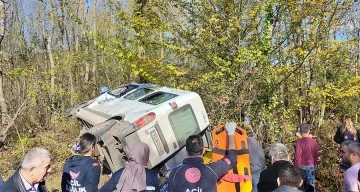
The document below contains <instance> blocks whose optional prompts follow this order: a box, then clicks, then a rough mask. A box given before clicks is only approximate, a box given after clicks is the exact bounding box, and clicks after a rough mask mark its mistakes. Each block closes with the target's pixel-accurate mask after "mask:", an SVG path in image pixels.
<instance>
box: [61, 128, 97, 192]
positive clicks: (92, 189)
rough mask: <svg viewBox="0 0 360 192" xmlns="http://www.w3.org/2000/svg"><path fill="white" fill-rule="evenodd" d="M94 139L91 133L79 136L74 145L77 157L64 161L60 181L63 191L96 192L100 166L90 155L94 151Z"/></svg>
mask: <svg viewBox="0 0 360 192" xmlns="http://www.w3.org/2000/svg"><path fill="white" fill-rule="evenodd" d="M95 144H96V137H95V136H94V135H93V134H91V133H84V134H83V135H81V136H80V142H79V143H77V144H76V145H75V152H76V153H77V155H74V156H72V157H71V158H70V159H68V160H66V162H65V165H64V168H63V175H62V181H61V189H62V191H63V192H65V191H84V192H85V191H86V192H97V191H98V184H99V180H100V164H99V162H97V161H96V160H94V159H93V158H91V155H92V154H93V152H94V150H95Z"/></svg>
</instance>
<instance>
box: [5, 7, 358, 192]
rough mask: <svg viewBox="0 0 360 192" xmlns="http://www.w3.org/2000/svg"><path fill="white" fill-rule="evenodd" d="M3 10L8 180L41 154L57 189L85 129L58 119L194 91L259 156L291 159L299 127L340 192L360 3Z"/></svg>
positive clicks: (327, 185)
mask: <svg viewBox="0 0 360 192" xmlns="http://www.w3.org/2000/svg"><path fill="white" fill-rule="evenodd" d="M0 9H1V10H0V110H1V116H0V117H1V122H0V123H1V124H0V143H1V146H2V147H1V156H2V160H0V162H1V163H0V170H1V173H2V175H3V178H4V179H7V177H8V176H9V175H10V174H12V173H13V171H14V169H15V168H16V167H18V166H19V164H20V162H21V160H22V158H23V155H24V153H25V152H26V151H27V150H28V149H29V148H31V147H34V146H41V147H45V148H48V149H49V150H51V152H52V153H53V154H54V156H55V162H57V163H54V165H53V166H54V174H53V177H54V178H53V179H51V178H50V181H52V182H53V184H50V188H51V189H56V188H57V187H58V188H59V187H60V185H59V183H56V182H59V181H58V178H59V175H60V174H61V167H62V163H63V161H64V160H65V159H66V158H67V157H68V156H69V155H71V153H70V152H69V151H70V150H69V148H70V147H69V146H71V145H72V142H73V139H74V138H75V137H76V136H77V135H78V133H79V130H80V128H79V125H77V124H76V123H75V122H73V121H72V120H71V119H66V118H65V117H64V116H63V112H64V110H66V109H67V108H70V107H72V106H74V105H76V104H77V103H79V102H81V101H85V100H88V99H90V98H93V97H95V96H97V95H98V88H99V87H101V86H104V85H107V86H109V87H115V86H118V85H120V84H123V83H128V82H132V81H134V82H148V83H153V84H159V85H164V86H168V87H174V88H179V89H186V90H191V91H195V92H197V93H199V94H200V95H201V97H202V99H203V101H204V104H205V106H206V109H207V112H208V115H209V118H210V120H211V123H212V124H213V125H217V124H218V123H221V122H225V121H227V120H236V121H237V122H238V123H239V124H242V123H243V121H244V118H245V117H246V119H248V120H250V125H247V126H246V129H247V131H248V133H249V134H251V135H253V136H254V137H255V138H257V139H258V141H259V142H260V143H261V144H262V146H263V147H264V148H265V149H266V148H267V147H268V146H269V144H270V143H273V142H284V143H286V144H287V145H288V146H289V148H290V149H291V150H293V147H292V146H293V142H294V140H295V137H294V130H295V129H296V126H297V125H299V124H300V123H303V122H308V123H310V124H311V125H312V127H313V129H312V131H313V134H315V135H317V142H318V143H319V145H320V164H319V166H318V169H319V173H318V178H317V179H318V181H317V187H318V190H319V191H341V185H342V184H341V173H340V172H339V169H338V159H339V154H338V146H337V145H336V144H334V142H333V141H332V138H333V135H334V132H335V130H336V126H337V125H338V124H339V123H340V121H339V119H340V117H341V116H343V115H346V114H347V115H351V116H352V117H353V119H354V121H355V122H357V121H358V115H359V114H360V113H359V112H360V111H359V108H360V100H359V93H360V76H359V73H360V38H359V36H360V22H359V21H360V18H359V16H360V2H359V1H357V0H337V1H329V0H316V1H315V0H302V1H298V0H262V1H259V0H206V1H205V0H203V1H201V0H200V1H199V0H136V1H131V0H103V1H99V0H0ZM56 178H57V179H56ZM50 183H51V182H50Z"/></svg>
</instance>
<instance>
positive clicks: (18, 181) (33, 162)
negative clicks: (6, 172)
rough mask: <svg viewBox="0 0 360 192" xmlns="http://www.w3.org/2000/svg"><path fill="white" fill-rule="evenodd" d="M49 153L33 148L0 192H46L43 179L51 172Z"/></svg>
mask: <svg viewBox="0 0 360 192" xmlns="http://www.w3.org/2000/svg"><path fill="white" fill-rule="evenodd" d="M51 160H52V155H51V153H50V152H49V151H48V150H46V149H42V148H33V149H31V150H30V151H29V152H28V153H27V154H26V156H25V158H24V160H23V162H22V163H21V168H20V169H18V170H16V171H15V173H14V174H13V175H12V176H11V177H10V178H9V179H8V180H7V181H6V182H5V183H4V185H3V186H2V187H1V189H0V192H47V189H46V187H45V178H46V176H47V175H48V174H49V173H50V172H51V171H52V170H51Z"/></svg>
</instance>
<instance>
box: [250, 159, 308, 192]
mask: <svg viewBox="0 0 360 192" xmlns="http://www.w3.org/2000/svg"><path fill="white" fill-rule="evenodd" d="M289 164H291V163H290V162H289V161H285V160H279V161H275V162H274V163H273V164H272V165H271V166H269V167H268V168H267V169H265V170H263V171H262V172H261V173H260V179H259V183H258V185H257V186H258V191H259V192H269V191H274V190H275V189H277V188H278V184H277V178H278V176H279V172H280V169H281V168H282V167H284V166H285V165H289ZM301 172H302V178H303V181H304V183H303V184H302V185H301V186H300V188H299V189H300V190H301V191H304V192H313V191H314V187H313V186H312V185H310V183H309V180H308V179H307V176H306V172H305V170H302V169H301Z"/></svg>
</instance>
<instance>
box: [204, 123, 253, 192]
mask: <svg viewBox="0 0 360 192" xmlns="http://www.w3.org/2000/svg"><path fill="white" fill-rule="evenodd" d="M211 135H212V162H215V161H217V160H219V159H222V158H223V157H224V156H225V154H226V149H227V145H228V137H227V133H226V130H225V125H224V124H221V125H219V126H217V127H216V128H215V129H213V130H212V132H211ZM235 141H236V150H237V152H238V154H237V164H236V166H234V168H233V169H232V170H230V171H229V172H228V173H227V174H226V175H224V176H223V177H221V179H220V180H219V181H218V184H217V191H220V192H251V191H252V183H251V172H250V156H249V146H248V142H247V134H246V131H245V130H244V129H242V128H241V127H236V131H235Z"/></svg>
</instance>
